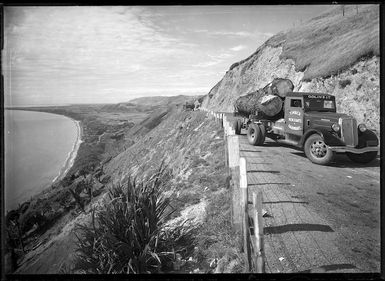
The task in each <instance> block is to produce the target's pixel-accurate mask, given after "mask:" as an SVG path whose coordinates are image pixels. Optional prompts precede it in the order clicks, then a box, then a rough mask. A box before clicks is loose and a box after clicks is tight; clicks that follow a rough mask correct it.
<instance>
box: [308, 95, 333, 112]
mask: <svg viewBox="0 0 385 281" xmlns="http://www.w3.org/2000/svg"><path fill="white" fill-rule="evenodd" d="M305 111H330V112H336V104H335V99H334V97H331V96H320V97H318V98H313V97H311V98H310V97H305Z"/></svg>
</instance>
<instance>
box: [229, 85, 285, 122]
mask: <svg viewBox="0 0 385 281" xmlns="http://www.w3.org/2000/svg"><path fill="white" fill-rule="evenodd" d="M282 103H283V102H282V99H281V98H280V97H279V96H273V95H266V94H265V93H264V91H261V90H259V91H257V92H253V93H249V94H247V95H244V96H241V97H239V98H238V99H237V100H236V101H235V110H236V111H237V112H238V113H239V114H241V115H244V116H249V115H250V114H257V113H259V114H262V115H266V116H268V117H272V116H275V115H277V114H278V113H279V112H280V111H281V110H282Z"/></svg>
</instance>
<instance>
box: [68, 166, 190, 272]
mask: <svg viewBox="0 0 385 281" xmlns="http://www.w3.org/2000/svg"><path fill="white" fill-rule="evenodd" d="M160 174H161V173H160V172H158V173H157V174H156V175H155V176H153V177H152V178H151V179H150V180H148V181H145V182H141V183H137V182H136V180H135V179H134V180H131V179H129V180H128V182H127V186H126V188H125V190H124V187H122V186H121V185H117V186H115V187H114V188H112V189H111V190H110V192H109V197H110V200H111V201H110V202H109V203H108V204H106V206H105V207H104V209H102V210H100V211H98V214H97V215H96V216H95V212H93V214H92V223H91V225H90V226H88V225H77V227H76V232H77V233H76V236H77V240H78V241H77V256H76V258H75V265H74V271H76V272H84V273H102V274H106V273H153V272H158V271H159V270H160V269H161V267H162V265H165V264H166V263H167V261H170V260H172V258H173V256H174V255H175V252H176V251H178V250H179V251H181V250H183V249H184V248H186V247H185V245H186V244H187V242H186V241H188V242H189V243H188V244H191V240H192V238H191V235H192V234H191V233H192V232H191V231H182V229H181V227H180V226H178V227H176V228H173V229H172V228H170V227H168V228H166V227H165V222H166V221H167V220H168V217H169V216H170V215H171V214H170V213H167V212H166V209H167V207H168V205H169V199H168V198H165V197H164V196H163V195H162V193H161V191H162V189H163V183H162V181H161V180H159V179H161V176H160ZM177 241H179V242H180V243H176V242H177ZM175 244H177V245H175Z"/></svg>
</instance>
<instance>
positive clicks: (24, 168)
mask: <svg viewBox="0 0 385 281" xmlns="http://www.w3.org/2000/svg"><path fill="white" fill-rule="evenodd" d="M4 115H5V116H4V117H5V120H4V141H5V143H4V152H5V191H4V192H5V209H6V210H11V209H14V208H16V207H17V206H18V204H19V203H23V202H24V201H26V200H28V199H30V198H31V197H32V196H34V195H36V194H38V193H40V192H41V191H42V190H43V189H45V188H47V187H49V186H50V185H51V184H52V182H53V181H54V180H55V179H56V178H57V177H58V176H59V174H60V173H63V172H64V171H65V170H66V169H67V168H68V167H66V165H67V166H68V165H69V164H70V163H71V162H72V161H71V160H70V158H71V156H72V157H73V156H74V153H73V150H76V148H77V145H76V144H77V141H78V133H79V132H78V126H77V124H76V122H75V121H74V120H72V119H70V118H67V117H64V116H61V115H56V114H49V113H42V112H31V111H21V110H5V111H4Z"/></svg>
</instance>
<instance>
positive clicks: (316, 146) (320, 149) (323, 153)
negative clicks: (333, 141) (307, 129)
mask: <svg viewBox="0 0 385 281" xmlns="http://www.w3.org/2000/svg"><path fill="white" fill-rule="evenodd" d="M304 150H305V154H306V157H307V158H309V160H310V161H311V162H313V163H315V164H319V165H328V164H329V163H330V162H331V161H333V158H334V152H333V151H332V150H331V149H330V148H328V147H327V145H326V144H325V142H324V140H323V138H322V137H321V136H320V135H317V134H314V135H311V136H310V137H309V138H308V139H307V140H306V142H305V146H304Z"/></svg>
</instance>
